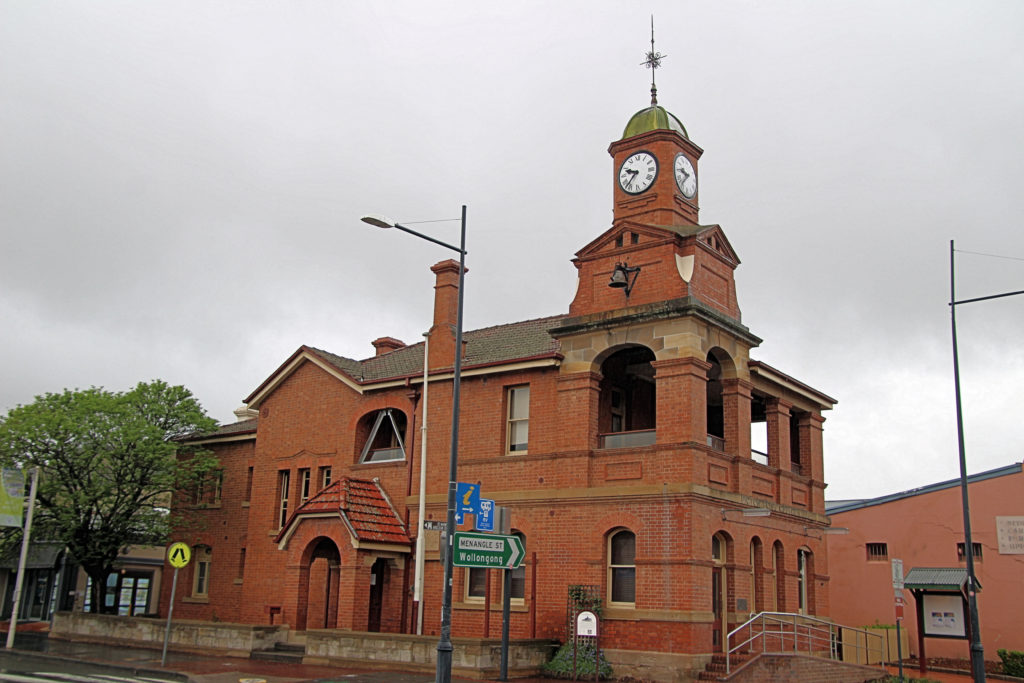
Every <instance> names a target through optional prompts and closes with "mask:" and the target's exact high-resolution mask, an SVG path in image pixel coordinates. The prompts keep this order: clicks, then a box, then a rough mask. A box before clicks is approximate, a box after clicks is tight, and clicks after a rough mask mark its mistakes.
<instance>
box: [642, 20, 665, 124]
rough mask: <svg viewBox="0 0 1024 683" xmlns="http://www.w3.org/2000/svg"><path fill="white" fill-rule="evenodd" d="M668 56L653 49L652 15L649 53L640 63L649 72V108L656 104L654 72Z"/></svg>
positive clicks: (656, 89) (656, 88)
mask: <svg viewBox="0 0 1024 683" xmlns="http://www.w3.org/2000/svg"><path fill="white" fill-rule="evenodd" d="M665 57H668V55H663V54H661V53H660V52H656V51H655V49H654V15H653V14H652V15H651V51H650V52H648V53H647V59H645V60H644V61H643V62H641V63H642V64H643V65H644V66H646V67H647V68H648V69H650V70H651V106H652V107H653V106H654V105H656V104H657V103H658V87H657V86H656V85H655V84H654V70H655V69H657V68H658V67H660V66H661V60H663V59H664V58H665Z"/></svg>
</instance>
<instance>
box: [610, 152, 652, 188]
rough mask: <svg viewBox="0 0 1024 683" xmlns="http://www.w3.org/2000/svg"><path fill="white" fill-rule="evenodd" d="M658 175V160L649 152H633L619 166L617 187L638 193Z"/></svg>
mask: <svg viewBox="0 0 1024 683" xmlns="http://www.w3.org/2000/svg"><path fill="white" fill-rule="evenodd" d="M657 177H658V160H657V159H655V158H654V155H652V154H651V153H650V152H635V153H633V154H630V155H629V156H628V157H626V160H625V161H623V162H622V166H620V167H619V187H621V188H622V189H623V190H625V191H626V192H628V193H629V194H640V193H641V192H643V191H644V190H646V189H647V188H649V187H650V186H651V183H653V182H654V179H655V178H657Z"/></svg>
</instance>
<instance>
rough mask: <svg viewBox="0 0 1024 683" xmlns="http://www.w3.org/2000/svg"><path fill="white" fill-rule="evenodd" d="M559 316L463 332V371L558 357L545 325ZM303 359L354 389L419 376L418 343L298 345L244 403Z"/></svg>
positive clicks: (257, 399)
mask: <svg viewBox="0 0 1024 683" xmlns="http://www.w3.org/2000/svg"><path fill="white" fill-rule="evenodd" d="M563 318H565V316H551V317H548V318H535V319H533V320H524V321H522V322H517V323H508V324H505V325H497V326H495V327H486V328H484V329H480V330H470V331H467V332H464V333H463V337H462V338H463V341H464V343H465V345H466V355H465V356H464V357H463V361H462V368H463V371H465V370H471V369H472V368H474V367H484V366H496V365H502V364H510V363H516V362H522V361H527V360H533V359H538V358H553V357H557V356H558V355H559V352H560V350H561V347H560V345H559V342H558V340H557V339H555V338H553V337H552V336H551V335H550V334H548V329H549V328H551V327H554V326H556V325H557V324H558V323H559V322H560V321H561V320H562V319H563ZM305 362H311V363H314V364H315V365H317V366H319V367H320V368H322V369H323V370H325V371H326V372H328V373H330V374H331V375H333V376H334V377H336V378H338V379H339V380H340V381H341V382H342V383H344V384H345V385H346V386H348V387H349V388H351V389H352V390H353V391H356V392H358V393H363V392H364V391H365V390H366V389H368V388H372V387H373V385H375V384H380V383H383V382H389V381H397V380H404V379H405V378H407V377H411V378H413V379H414V380H415V378H417V377H420V376H421V375H422V373H423V342H420V343H418V344H413V345H411V346H406V347H403V348H400V349H395V350H394V351H389V352H387V353H382V354H380V355H379V356H372V357H370V358H367V359H365V360H353V359H351V358H346V357H345V356H339V355H337V354H334V353H331V352H330V351H324V350H323V349H317V348H314V347H312V346H301V347H299V349H298V350H297V351H296V352H295V353H293V354H292V355H291V356H290V357H289V358H288V360H286V361H285V362H284V363H283V364H281V366H280V367H279V368H278V369H277V370H276V371H274V374H272V375H271V376H270V377H268V378H267V379H266V380H264V382H263V383H262V384H260V386H259V387H257V388H256V390H255V391H254V392H252V394H250V395H249V396H248V397H247V398H246V399H245V403H246V404H247V405H248V406H249V407H251V408H254V407H256V406H258V405H259V404H260V402H261V401H262V400H263V399H264V398H266V397H267V396H268V395H269V394H270V393H271V392H273V390H274V389H276V388H277V387H278V386H279V385H280V384H281V383H282V382H283V381H284V380H285V379H287V378H288V376H289V375H291V374H292V373H293V372H295V371H296V370H297V369H298V368H299V367H300V366H301V365H302V364H303V363H305Z"/></svg>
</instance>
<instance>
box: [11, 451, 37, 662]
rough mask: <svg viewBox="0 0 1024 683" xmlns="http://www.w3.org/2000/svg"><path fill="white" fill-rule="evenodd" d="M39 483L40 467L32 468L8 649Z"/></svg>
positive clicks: (23, 572)
mask: <svg viewBox="0 0 1024 683" xmlns="http://www.w3.org/2000/svg"><path fill="white" fill-rule="evenodd" d="M38 483H39V468H38V467H33V468H32V484H31V485H30V486H29V494H28V514H27V515H25V533H24V534H23V535H22V537H21V557H20V558H18V577H17V578H16V579H15V580H14V605H13V607H12V608H11V625H10V627H9V628H8V629H7V649H8V650H10V649H11V648H12V647H14V632H15V631H16V630H17V627H18V610H19V609H20V607H21V588H22V585H23V583H24V580H25V561H26V560H27V559H28V540H29V536H30V535H31V533H32V512H33V511H34V510H35V508H36V486H37V484H38Z"/></svg>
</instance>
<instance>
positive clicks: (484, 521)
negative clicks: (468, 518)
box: [476, 498, 497, 531]
mask: <svg viewBox="0 0 1024 683" xmlns="http://www.w3.org/2000/svg"><path fill="white" fill-rule="evenodd" d="M496 509H497V508H496V507H495V505H494V501H493V500H488V499H486V498H481V499H480V511H479V512H478V513H477V514H476V530H477V531H494V511H495V510H496Z"/></svg>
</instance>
